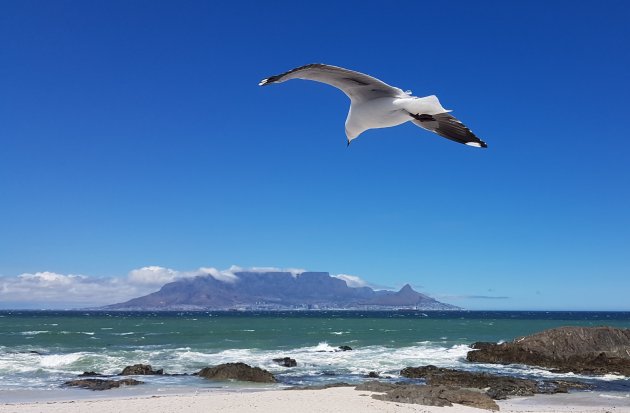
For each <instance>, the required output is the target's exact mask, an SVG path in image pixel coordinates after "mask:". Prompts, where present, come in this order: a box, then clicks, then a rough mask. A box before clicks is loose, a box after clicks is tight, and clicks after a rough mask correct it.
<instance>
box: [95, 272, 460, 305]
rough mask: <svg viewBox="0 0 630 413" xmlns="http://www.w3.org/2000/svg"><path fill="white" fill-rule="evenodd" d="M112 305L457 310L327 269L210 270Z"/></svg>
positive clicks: (406, 289) (414, 293)
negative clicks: (220, 274)
mask: <svg viewBox="0 0 630 413" xmlns="http://www.w3.org/2000/svg"><path fill="white" fill-rule="evenodd" d="M105 308H106V309H116V310H229V309H238V310H287V309H371V310H378V309H419V310H459V309H460V308H459V307H456V306H453V305H450V304H445V303H441V302H439V301H437V300H435V299H433V298H431V297H429V296H427V295H424V294H421V293H419V292H417V291H414V290H413V288H411V286H410V285H409V284H407V285H405V286H404V287H403V288H401V289H400V290H399V291H389V290H373V289H372V288H370V287H349V286H348V284H347V283H346V282H345V281H344V280H342V279H339V278H336V277H331V276H330V274H328V273H327V272H303V273H301V274H294V273H291V272H282V271H278V272H254V271H243V272H236V273H234V278H233V279H227V280H220V279H217V278H215V277H213V276H212V275H203V276H197V277H194V278H185V279H180V280H177V281H174V282H171V283H168V284H165V285H164V286H163V287H162V288H161V289H160V290H159V291H156V292H154V293H151V294H148V295H145V296H142V297H138V298H134V299H132V300H129V301H127V302H124V303H119V304H113V305H109V306H107V307H105Z"/></svg>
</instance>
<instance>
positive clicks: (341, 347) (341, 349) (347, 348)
mask: <svg viewBox="0 0 630 413" xmlns="http://www.w3.org/2000/svg"><path fill="white" fill-rule="evenodd" d="M337 348H338V349H339V350H340V351H351V350H352V347H350V346H339V347H337Z"/></svg>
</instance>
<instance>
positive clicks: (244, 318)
mask: <svg viewBox="0 0 630 413" xmlns="http://www.w3.org/2000/svg"><path fill="white" fill-rule="evenodd" d="M565 325H581V326H597V325H608V326H614V327H622V328H630V313H627V312H594V313H591V312H415V311H409V312H407V311H405V312H402V311H401V312H351V311H313V312H278V313H269V312H164V313H160V312H80V311H79V312H55V311H42V312H39V311H3V312H0V400H2V399H4V400H11V399H23V398H24V397H27V398H28V397H30V396H33V395H34V394H36V395H37V397H38V398H42V397H43V398H46V397H58V396H59V394H63V393H64V392H68V391H69V390H67V389H64V388H62V387H61V384H62V383H63V382H64V381H66V380H69V379H72V378H74V377H75V376H76V375H77V374H80V373H82V372H83V371H96V372H99V373H103V374H118V373H120V372H121V371H122V369H123V368H124V367H125V366H127V365H131V364H136V363H146V364H151V365H152V366H153V367H154V368H155V369H159V368H163V369H164V371H165V372H166V373H173V374H175V373H178V374H182V373H193V372H196V371H198V370H200V369H201V368H203V367H206V366H211V365H216V364H220V363H225V362H237V361H241V362H244V363H247V364H250V365H253V366H259V367H262V368H264V369H267V370H269V371H271V372H272V373H274V374H275V375H276V377H277V378H278V379H279V381H280V384H278V385H276V386H291V385H310V384H321V383H324V382H337V381H346V382H360V381H363V380H365V376H366V375H367V374H368V373H369V372H371V371H376V372H378V373H379V374H381V375H382V376H383V377H386V378H388V379H389V380H399V379H400V377H399V375H398V373H399V371H400V370H401V369H402V368H404V367H407V366H420V365H426V364H434V365H437V366H441V367H451V368H459V369H466V370H483V371H490V372H498V373H506V374H516V375H521V376H529V377H537V378H572V377H576V376H574V375H571V374H568V375H567V374H563V375H560V374H553V373H549V372H547V371H545V370H541V369H536V368H531V367H526V366H518V365H514V366H496V365H481V364H472V363H468V362H466V360H465V358H466V353H467V352H468V351H469V350H470V348H469V345H470V344H472V343H473V342H476V341H502V340H506V341H507V340H512V339H514V338H516V337H518V336H522V335H527V334H531V333H534V332H538V331H541V330H544V329H547V328H552V327H558V326H565ZM342 345H347V346H350V347H352V348H353V350H352V351H338V347H339V346H342ZM287 356H288V357H292V358H294V359H296V360H297V362H298V366H297V367H294V368H285V367H281V366H279V365H277V364H276V363H274V362H273V361H272V359H273V358H276V357H287ZM581 378H582V379H588V380H590V381H591V382H592V383H594V384H595V385H596V386H598V388H601V389H605V390H613V391H622V392H625V393H628V392H630V379H629V378H627V377H619V376H606V377H603V378H602V377H600V378H585V377H581ZM141 380H143V381H146V382H147V384H146V385H144V386H143V387H142V388H143V391H148V392H161V391H180V390H181V391H183V390H190V389H210V388H217V387H218V388H231V387H233V386H235V385H239V384H234V383H217V382H211V381H209V380H205V379H202V378H198V377H195V376H163V377H161V376H151V377H142V378H141ZM74 391H75V392H76V391H77V390H74ZM113 391H114V392H115V391H120V390H113ZM25 394H26V395H27V396H24V395H25ZM29 395H30V396H29Z"/></svg>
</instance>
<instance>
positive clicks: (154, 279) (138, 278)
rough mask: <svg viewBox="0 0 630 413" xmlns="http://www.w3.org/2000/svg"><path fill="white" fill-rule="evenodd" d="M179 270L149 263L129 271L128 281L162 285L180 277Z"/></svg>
mask: <svg viewBox="0 0 630 413" xmlns="http://www.w3.org/2000/svg"><path fill="white" fill-rule="evenodd" d="M181 275H182V274H181V273H180V272H179V271H175V270H172V269H170V268H164V267H158V266H157V265H151V266H149V267H142V268H138V269H135V270H131V271H129V275H128V278H129V281H130V282H131V283H134V284H148V285H156V284H157V285H164V284H166V283H169V282H172V281H175V280H176V279H177V278H180V277H181Z"/></svg>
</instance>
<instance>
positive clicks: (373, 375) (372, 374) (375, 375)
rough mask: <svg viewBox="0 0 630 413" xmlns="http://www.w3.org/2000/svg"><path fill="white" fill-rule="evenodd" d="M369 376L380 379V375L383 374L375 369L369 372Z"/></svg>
mask: <svg viewBox="0 0 630 413" xmlns="http://www.w3.org/2000/svg"><path fill="white" fill-rule="evenodd" d="M367 376H368V377H369V378H371V379H378V378H379V377H381V375H380V374H378V373H377V372H375V371H371V372H369V373H368V375H367Z"/></svg>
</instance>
